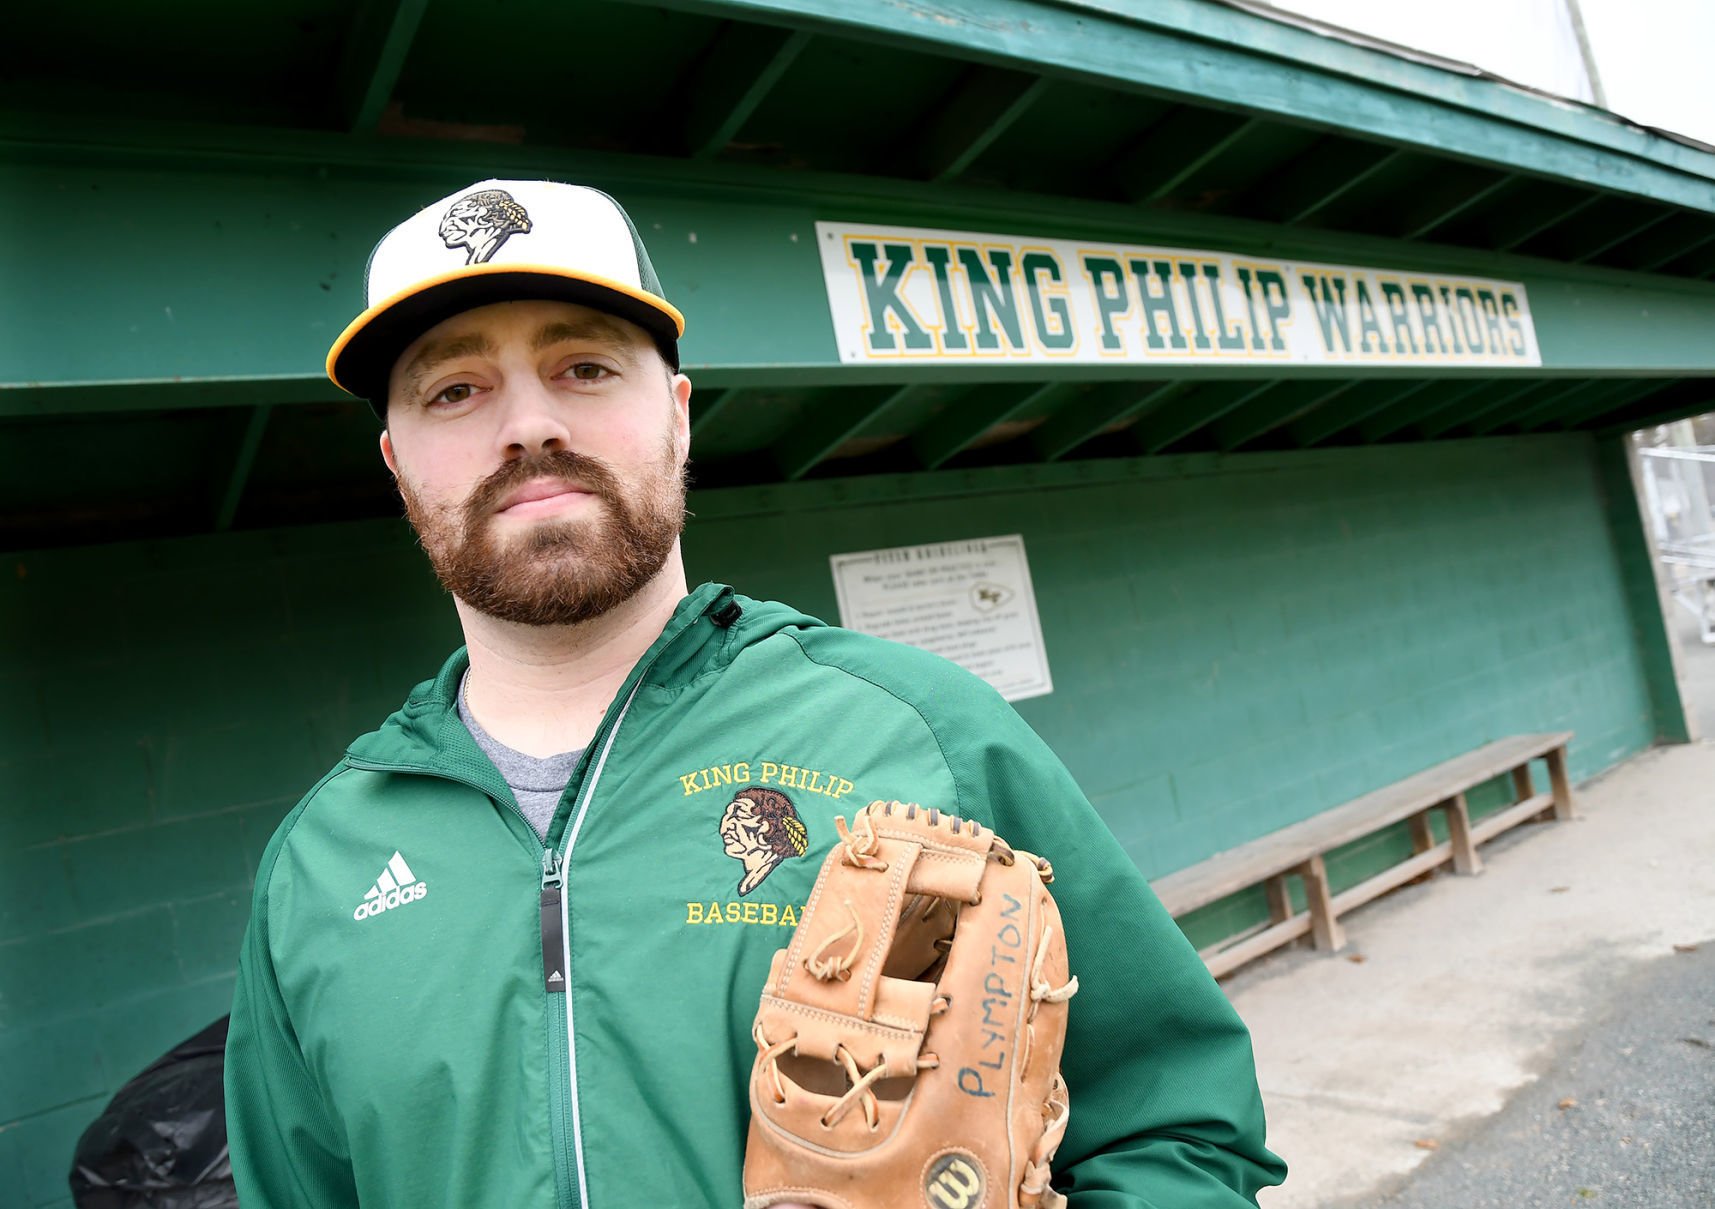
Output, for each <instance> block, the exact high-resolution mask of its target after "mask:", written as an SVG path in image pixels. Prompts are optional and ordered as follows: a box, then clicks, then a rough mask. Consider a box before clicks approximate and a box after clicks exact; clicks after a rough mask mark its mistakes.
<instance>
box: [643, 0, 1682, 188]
mask: <svg viewBox="0 0 1715 1209" xmlns="http://www.w3.org/2000/svg"><path fill="white" fill-rule="evenodd" d="M637 2H646V3H649V4H651V5H653V6H656V7H666V8H672V9H679V10H683V11H689V12H699V13H704V14H709V15H718V16H722V17H736V18H740V19H744V20H750V21H755V22H758V23H761V24H772V25H787V26H797V27H802V28H809V29H814V30H818V31H823V32H826V33H829V34H833V35H835V36H840V37H847V38H854V39H858V40H862V41H869V42H878V43H881V44H884V45H890V46H896V47H902V48H908V49H910V50H912V51H915V52H917V53H929V54H939V55H944V56H947V57H951V58H962V59H968V60H972V61H976V62H987V63H992V64H994V65H997V66H1005V67H1012V68H1015V69H1019V70H1027V71H1033V72H1036V73H1038V74H1043V75H1050V76H1062V77H1065V78H1069V79H1075V80H1078V81H1080V82H1082V83H1085V84H1089V85H1094V86H1097V87H1105V88H1108V89H1114V90H1133V89H1135V90H1137V91H1141V92H1146V93H1149V94H1152V95H1157V96H1160V95H1167V96H1177V97H1180V98H1184V99H1187V100H1189V101H1192V102H1193V103H1196V104H1201V105H1208V106H1210V107H1213V108H1226V109H1233V110H1237V111H1240V112H1245V113H1258V114H1270V115H1273V117H1275V118H1276V119H1284V120H1286V121H1289V122H1294V123H1303V124H1308V125H1312V126H1320V127H1324V128H1327V129H1332V130H1343V131H1349V132H1350V133H1352V134H1353V135H1355V136H1358V137H1361V138H1368V139H1374V140H1378V141H1381V142H1388V143H1395V144H1398V145H1401V146H1409V147H1414V148H1418V149H1427V150H1432V151H1434V152H1436V153H1438V154H1447V155H1452V156H1456V157H1459V158H1462V159H1466V160H1469V161H1471V162H1477V163H1487V164H1490V165H1492V166H1495V167H1499V168H1502V169H1504V170H1507V171H1519V172H1524V173H1529V174H1532V175H1537V176H1549V177H1556V176H1559V177H1564V178H1566V179H1569V180H1573V181H1576V182H1577V183H1579V184H1580V185H1582V186H1584V187H1587V188H1595V189H1606V190H1612V191H1615V192H1619V193H1626V194H1631V195H1637V196H1646V197H1656V198H1658V199H1660V200H1663V201H1669V202H1673V203H1675V204H1679V205H1686V206H1691V207H1694V208H1699V209H1715V197H1711V195H1710V189H1709V184H1710V182H1711V181H1715V155H1711V154H1709V153H1708V152H1704V151H1700V150H1699V149H1697V148H1694V147H1691V146H1687V145H1685V144H1680V143H1676V142H1674V141H1673V140H1671V139H1666V138H1662V137H1661V136H1659V135H1652V134H1650V133H1649V132H1648V131H1645V130H1641V129H1639V128H1637V127H1635V126H1632V125H1630V124H1628V123H1626V122H1625V121H1623V120H1622V119H1619V118H1616V117H1613V116H1612V115H1609V114H1606V113H1603V112H1602V111H1600V110H1594V109H1590V108H1587V107H1582V106H1573V105H1567V104H1565V103H1564V102H1561V101H1558V100H1552V99H1550V98H1546V97H1540V96H1534V95H1532V94H1530V93H1527V92H1525V91H1524V90H1522V89H1518V88H1516V87H1513V86H1511V85H1508V84H1506V83H1505V82H1503V81H1499V80H1489V79H1484V78H1482V77H1476V76H1465V75H1459V74H1456V73H1453V72H1448V71H1445V70H1443V69H1441V68H1438V67H1433V66H1430V65H1426V64H1421V63H1413V62H1412V61H1410V60H1409V59H1406V58H1404V57H1402V56H1399V55H1394V54H1388V53H1386V52H1384V51H1381V50H1377V49H1373V48H1369V47H1364V46H1360V45H1357V44H1355V43H1351V42H1343V41H1340V40H1337V39H1333V38H1327V37H1324V36H1322V35H1321V34H1319V33H1316V32H1314V31H1312V30H1308V29H1301V28H1297V27H1295V26H1294V25H1293V24H1291V23H1290V22H1287V21H1276V20H1269V19H1268V18H1266V17H1263V16H1260V15H1257V14H1255V13H1250V12H1245V11H1242V10H1241V9H1239V8H1237V7H1232V8H1229V7H1226V6H1222V5H1211V4H1207V3H1190V2H1186V0H1176V2H1163V3H1159V4H1150V5H1139V4H1138V3H1137V2H1136V0H1078V2H1077V3H1048V2H1046V0H984V2H983V3H982V4H980V5H973V4H971V3H970V2H969V0H914V2H913V3H912V4H910V5H906V6H901V5H880V4H876V5H871V4H853V3H851V2H850V0H637ZM1593 148H1599V149H1601V150H1602V151H1606V152H1611V153H1612V154H1600V153H1593V151H1592V149H1593Z"/></svg>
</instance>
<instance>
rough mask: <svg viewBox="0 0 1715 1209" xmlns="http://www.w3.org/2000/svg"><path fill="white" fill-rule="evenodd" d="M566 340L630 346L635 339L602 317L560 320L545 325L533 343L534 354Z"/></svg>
mask: <svg viewBox="0 0 1715 1209" xmlns="http://www.w3.org/2000/svg"><path fill="white" fill-rule="evenodd" d="M565 340H599V341H601V342H602V343H604V344H618V345H624V346H629V345H631V344H632V343H633V340H634V337H633V336H632V335H631V333H630V332H628V331H627V330H626V329H625V328H623V327H621V326H620V325H619V324H617V323H615V322H614V321H613V320H611V319H607V318H604V317H602V316H600V315H591V316H589V317H588V318H587V319H578V320H575V321H567V320H560V321H558V322H555V323H548V324H544V325H543V326H542V328H541V329H540V330H538V331H537V333H536V338H535V340H533V341H531V344H530V349H531V351H532V352H537V353H539V352H541V351H542V350H543V349H545V348H547V347H549V346H550V345H554V344H559V343H560V342H562V341H565Z"/></svg>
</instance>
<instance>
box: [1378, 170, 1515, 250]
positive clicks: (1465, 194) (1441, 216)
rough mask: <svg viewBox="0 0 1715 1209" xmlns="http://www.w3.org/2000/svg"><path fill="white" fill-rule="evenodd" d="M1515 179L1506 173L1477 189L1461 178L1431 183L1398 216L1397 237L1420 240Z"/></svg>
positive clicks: (1481, 202)
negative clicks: (1421, 194)
mask: <svg viewBox="0 0 1715 1209" xmlns="http://www.w3.org/2000/svg"><path fill="white" fill-rule="evenodd" d="M1517 182H1518V177H1517V176H1515V175H1513V174H1512V173H1510V172H1505V173H1502V174H1501V175H1500V176H1497V177H1495V179H1494V180H1492V181H1490V182H1489V183H1488V184H1486V185H1481V186H1479V187H1477V188H1472V187H1471V186H1470V184H1469V183H1468V182H1467V181H1466V180H1464V179H1459V180H1457V181H1454V182H1451V183H1449V184H1446V185H1442V186H1439V187H1437V186H1431V188H1430V189H1429V190H1428V192H1427V193H1426V194H1425V195H1424V196H1423V197H1421V198H1419V199H1418V200H1417V201H1416V202H1415V203H1413V204H1412V205H1411V206H1410V208H1409V209H1407V210H1406V212H1405V214H1404V215H1403V216H1402V217H1401V219H1400V223H1399V226H1398V227H1397V228H1396V229H1397V230H1398V232H1399V238H1401V239H1422V238H1424V237H1425V236H1427V235H1428V234H1429V233H1430V232H1431V231H1433V230H1435V228H1437V227H1440V226H1444V225H1446V224H1447V223H1449V222H1452V221H1453V220H1454V219H1455V218H1458V217H1459V216H1460V215H1461V214H1465V213H1468V212H1469V211H1471V210H1473V209H1475V208H1476V207H1478V206H1480V205H1482V204H1483V203H1484V202H1486V201H1488V200H1489V199H1490V198H1492V197H1494V196H1495V195H1496V194H1497V193H1499V192H1501V191H1502V190H1503V189H1506V188H1507V187H1509V186H1511V185H1513V184H1516V183H1517Z"/></svg>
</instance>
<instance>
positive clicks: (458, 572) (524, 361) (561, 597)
mask: <svg viewBox="0 0 1715 1209" xmlns="http://www.w3.org/2000/svg"><path fill="white" fill-rule="evenodd" d="M690 394H691V384H690V381H689V380H688V379H687V378H685V377H684V376H683V375H682V374H673V375H669V374H668V372H667V369H666V366H665V365H664V363H663V362H662V360H661V356H660V353H659V352H658V351H657V350H656V348H655V344H654V342H653V341H652V340H650V338H649V337H648V335H646V334H645V333H644V332H643V330H642V329H641V328H638V327H636V326H635V325H633V324H630V323H627V322H626V321H624V320H622V319H618V318H615V317H613V316H611V315H607V314H604V313H603V312H600V311H595V310H591V309H590V308H588V307H582V306H576V305H574V304H572V303H566V302H503V303H496V304H494V305H492V306H485V307H479V308H477V309H476V310H471V311H466V312H464V313H463V314H460V315H456V316H454V317H453V318H451V319H448V320H446V321H445V322H443V323H440V324H438V325H436V326H435V327H433V328H431V329H429V331H427V332H425V333H424V334H423V335H422V336H421V337H420V338H418V339H417V340H416V341H415V342H414V343H413V344H412V345H411V346H410V347H409V348H407V349H406V350H405V351H404V352H403V353H402V354H400V357H399V360H398V361H397V362H396V363H395V364H394V366H393V372H392V376H391V378H390V380H389V385H388V405H387V431H386V432H384V433H382V435H381V452H382V457H383V458H385V459H386V461H387V465H388V468H389V469H391V470H392V471H393V473H394V475H395V477H396V479H397V481H398V484H399V493H400V495H401V496H402V497H403V499H404V501H405V511H406V514H407V515H408V516H409V517H410V520H411V524H412V525H413V526H414V527H415V529H416V530H417V536H418V538H419V540H420V541H421V542H422V544H423V549H424V550H425V551H426V552H427V554H428V556H429V561H430V563H431V564H432V565H433V566H434V569H435V574H436V575H438V576H439V577H440V580H441V583H442V584H443V585H445V587H446V588H447V590H448V591H450V592H452V593H453V595H455V596H457V597H458V598H459V599H460V600H462V601H464V602H465V603H466V604H467V605H469V606H470V607H472V608H474V609H476V610H477V611H479V612H482V613H486V614H488V615H490V616H492V617H497V618H500V619H501V620H505V621H514V622H520V623H523V624H526V625H567V624H572V623H575V622H580V621H586V620H588V619H589V618H591V617H597V616H600V615H601V614H603V613H605V612H607V611H608V610H609V609H611V608H613V607H615V606H616V605H618V604H621V603H623V602H624V601H626V600H628V599H630V597H631V596H632V595H633V594H635V593H636V592H637V591H638V590H639V589H640V588H641V587H643V585H644V584H646V583H647V582H648V581H649V580H650V579H651V578H652V577H653V576H654V575H655V574H656V572H658V571H659V570H660V569H661V567H662V566H663V565H664V563H665V562H666V560H667V558H668V556H669V555H670V554H671V553H672V552H673V550H674V547H675V544H676V543H677V541H678V538H679V532H680V530H681V529H682V528H683V527H684V519H685V484H684V468H685V460H686V457H687V455H688V452H689V448H690V424H689V401H690Z"/></svg>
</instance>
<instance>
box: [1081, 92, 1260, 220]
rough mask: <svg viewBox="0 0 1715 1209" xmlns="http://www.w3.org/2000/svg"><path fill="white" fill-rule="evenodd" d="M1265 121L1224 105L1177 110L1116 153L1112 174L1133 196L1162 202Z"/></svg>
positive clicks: (1120, 186) (1120, 185)
mask: <svg viewBox="0 0 1715 1209" xmlns="http://www.w3.org/2000/svg"><path fill="white" fill-rule="evenodd" d="M1260 125H1261V120H1260V119H1258V118H1245V117H1240V116H1238V115H1236V114H1230V113H1222V112H1220V111H1218V110H1208V109H1192V108H1179V109H1175V110H1173V111H1172V112H1171V113H1169V114H1168V115H1167V116H1166V117H1165V118H1163V119H1162V120H1161V121H1159V122H1157V123H1155V124H1154V125H1153V126H1151V127H1150V128H1149V129H1148V130H1147V131H1145V132H1144V135H1143V137H1142V138H1140V139H1138V140H1136V141H1135V142H1133V143H1132V145H1131V146H1129V147H1128V148H1126V150H1125V151H1123V152H1122V153H1121V154H1120V155H1118V156H1116V157H1115V161H1114V163H1113V166H1112V167H1111V168H1109V169H1108V175H1110V176H1111V177H1112V178H1113V180H1114V182H1115V183H1116V184H1117V185H1118V186H1119V189H1120V193H1121V194H1122V195H1124V196H1125V197H1126V198H1128V199H1129V200H1131V201H1134V202H1153V201H1159V200H1161V199H1162V198H1164V197H1166V196H1167V195H1168V194H1170V193H1172V192H1173V191H1174V190H1175V189H1177V188H1179V187H1180V186H1181V185H1183V184H1184V183H1185V182H1186V181H1188V180H1190V179H1191V178H1192V177H1193V176H1195V175H1196V174H1197V173H1198V172H1200V171H1202V170H1203V169H1204V168H1206V167H1208V166H1209V165H1210V164H1212V163H1214V162H1215V161H1216V160H1217V159H1219V158H1220V157H1221V156H1223V155H1225V154H1226V153H1227V152H1228V151H1230V150H1232V148H1233V145H1234V144H1235V143H1237V142H1238V141H1239V140H1240V139H1242V138H1244V137H1245V135H1247V134H1249V133H1251V132H1252V131H1253V130H1256V129H1258V128H1259V126H1260Z"/></svg>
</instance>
